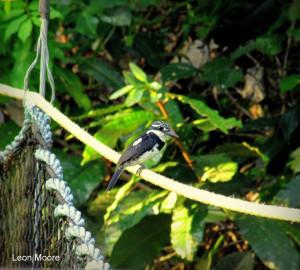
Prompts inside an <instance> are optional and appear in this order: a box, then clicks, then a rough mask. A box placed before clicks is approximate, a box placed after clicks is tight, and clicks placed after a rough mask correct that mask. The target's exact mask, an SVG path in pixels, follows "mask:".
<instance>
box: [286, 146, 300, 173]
mask: <svg viewBox="0 0 300 270" xmlns="http://www.w3.org/2000/svg"><path fill="white" fill-rule="evenodd" d="M291 158H292V161H291V162H290V164H289V165H290V166H291V169H292V170H293V171H294V173H298V172H300V147H298V148H297V149H296V150H295V151H293V152H292V153H291Z"/></svg>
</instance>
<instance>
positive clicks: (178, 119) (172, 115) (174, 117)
mask: <svg viewBox="0 0 300 270" xmlns="http://www.w3.org/2000/svg"><path fill="white" fill-rule="evenodd" d="M164 107H165V110H166V112H167V114H168V118H169V119H170V124H171V125H172V127H173V128H174V129H176V128H177V125H178V124H183V116H182V113H181V111H180V109H179V106H178V104H177V103H176V101H175V100H173V99H169V100H168V101H167V102H166V103H164Z"/></svg>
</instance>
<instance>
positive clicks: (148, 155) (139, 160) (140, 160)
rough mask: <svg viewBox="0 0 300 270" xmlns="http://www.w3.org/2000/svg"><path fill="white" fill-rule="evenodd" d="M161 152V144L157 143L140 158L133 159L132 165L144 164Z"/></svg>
mask: <svg viewBox="0 0 300 270" xmlns="http://www.w3.org/2000/svg"><path fill="white" fill-rule="evenodd" d="M159 152H160V147H159V144H158V143H157V144H155V145H154V147H153V148H152V149H151V150H149V151H146V152H145V153H143V154H142V155H140V156H139V157H138V158H136V159H134V160H132V162H133V163H132V164H131V165H136V164H142V163H144V162H145V161H147V160H149V159H151V158H153V157H154V156H156V155H157V154H158V153H159Z"/></svg>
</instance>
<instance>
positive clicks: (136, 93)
mask: <svg viewBox="0 0 300 270" xmlns="http://www.w3.org/2000/svg"><path fill="white" fill-rule="evenodd" d="M143 94H144V89H140V88H134V89H133V90H131V92H130V93H129V95H128V96H127V98H126V100H125V105H126V106H127V107H131V106H133V105H134V104H136V103H138V102H139V101H140V100H141V99H142V97H143Z"/></svg>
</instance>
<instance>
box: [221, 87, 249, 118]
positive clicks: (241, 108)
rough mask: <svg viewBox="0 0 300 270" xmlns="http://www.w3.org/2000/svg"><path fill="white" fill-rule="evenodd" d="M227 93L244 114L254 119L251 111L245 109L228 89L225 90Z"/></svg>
mask: <svg viewBox="0 0 300 270" xmlns="http://www.w3.org/2000/svg"><path fill="white" fill-rule="evenodd" d="M225 93H226V95H227V96H228V97H229V99H230V100H231V101H232V103H233V104H234V105H235V106H236V107H238V108H239V109H240V110H241V111H242V112H243V113H244V114H246V115H247V116H248V117H249V118H250V119H254V118H253V116H252V114H251V113H249V112H248V111H247V110H246V109H244V108H243V107H242V106H241V105H240V104H239V103H238V102H237V101H236V100H235V99H234V97H233V96H232V95H231V94H230V92H229V91H228V90H225Z"/></svg>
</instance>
